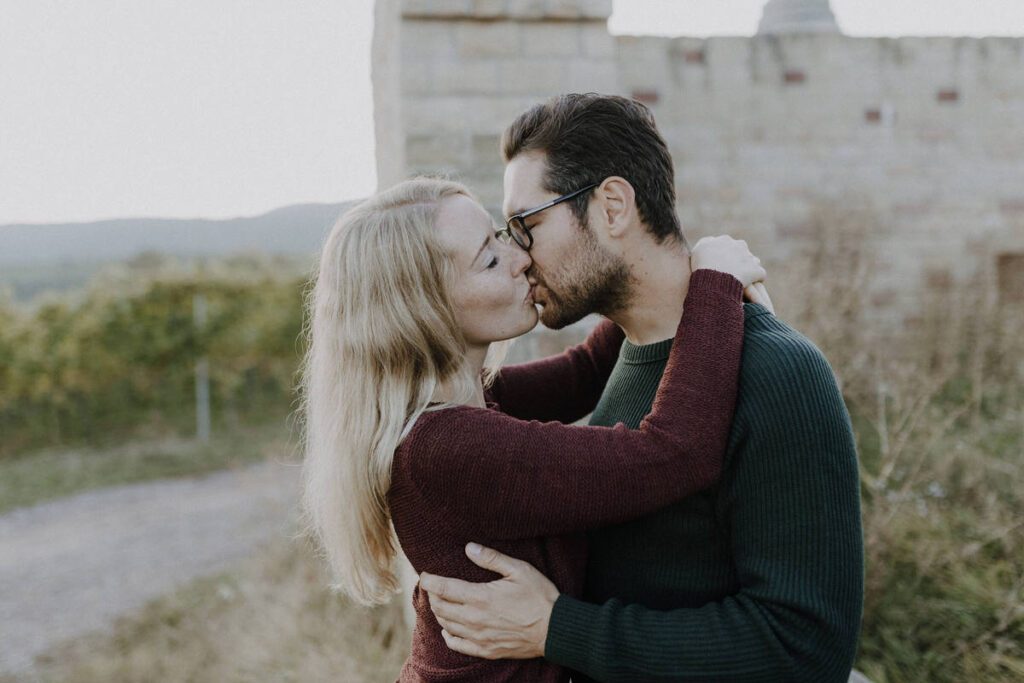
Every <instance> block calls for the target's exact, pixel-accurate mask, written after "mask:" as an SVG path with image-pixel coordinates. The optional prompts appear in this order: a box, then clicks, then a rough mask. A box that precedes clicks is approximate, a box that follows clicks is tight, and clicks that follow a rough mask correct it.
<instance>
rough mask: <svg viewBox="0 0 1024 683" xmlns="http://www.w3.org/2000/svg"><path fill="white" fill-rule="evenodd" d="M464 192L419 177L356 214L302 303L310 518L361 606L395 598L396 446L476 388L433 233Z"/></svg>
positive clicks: (331, 244) (449, 273)
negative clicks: (392, 494)
mask: <svg viewBox="0 0 1024 683" xmlns="http://www.w3.org/2000/svg"><path fill="white" fill-rule="evenodd" d="M460 194H461V195H466V196H469V197H472V195H471V194H470V193H469V191H468V190H467V189H466V188H465V187H464V186H463V185H460V184H459V183H455V182H452V181H448V180H440V179H433V178H416V179H413V180H408V181H405V182H403V183H400V184H399V185H396V186H395V187H393V188H391V189H389V190H386V191H384V192H381V193H379V194H377V195H376V196H374V197H372V198H370V199H368V200H366V201H365V202H363V203H361V204H359V205H358V206H356V207H355V208H353V209H351V210H350V211H349V212H347V213H346V214H345V215H344V216H342V217H341V218H340V219H339V220H338V222H337V224H335V226H334V228H333V229H332V230H331V233H330V235H329V236H328V237H327V240H326V242H325V243H324V246H323V250H322V253H321V256H320V262H319V266H318V268H317V271H316V273H315V275H314V281H315V284H314V285H313V288H312V290H311V292H310V294H309V296H308V297H307V303H306V308H307V341H308V347H307V351H306V356H305V359H304V362H303V365H302V379H301V391H302V397H301V408H300V410H301V414H302V418H303V422H304V427H305V429H304V447H305V458H304V464H303V480H304V490H303V509H304V514H305V517H306V521H307V525H308V528H309V530H310V531H311V532H312V533H313V535H314V536H315V538H316V540H317V541H318V543H319V545H320V547H321V549H322V550H323V552H324V554H325V555H326V558H327V560H328V562H329V563H330V566H331V569H332V572H333V574H334V578H335V584H334V587H335V588H336V589H338V590H341V591H343V592H345V593H346V594H348V595H349V596H350V597H351V598H352V599H354V600H355V601H357V602H359V603H362V604H367V605H369V604H376V603H381V602H385V601H386V600H387V599H388V598H389V597H390V596H391V594H392V593H394V592H396V591H397V590H398V580H397V577H396V575H395V571H394V566H393V562H394V558H395V555H396V550H397V539H396V538H395V535H394V529H393V527H392V525H391V516H390V512H389V510H388V503H387V493H388V489H389V488H390V485H391V464H392V460H393V456H394V452H395V449H396V448H397V447H398V445H399V444H400V442H401V440H402V438H403V437H404V435H405V434H406V433H407V432H408V429H410V428H411V427H412V424H413V423H414V422H415V420H416V419H417V418H418V417H419V415H420V414H422V412H423V411H424V410H426V409H427V406H428V403H430V400H431V396H432V395H433V393H434V390H435V388H436V387H437V386H438V385H439V384H440V383H441V382H450V383H451V384H452V385H454V386H455V388H456V392H455V395H456V397H457V398H456V401H458V402H465V401H467V400H468V399H469V397H470V396H472V394H473V391H474V387H475V386H479V384H478V383H479V382H480V378H479V377H474V376H472V370H471V369H470V368H467V367H466V365H465V363H464V359H465V357H466V342H465V339H464V338H463V336H462V333H461V328H460V327H459V325H458V324H457V322H456V317H455V312H454V308H453V306H452V304H451V299H450V291H451V287H452V284H453V283H454V281H455V278H456V277H457V273H456V270H455V266H454V264H453V261H452V259H451V258H450V256H449V255H448V254H447V253H446V252H445V250H444V248H443V247H442V246H441V244H440V241H439V240H438V239H437V235H436V231H435V223H436V220H437V215H438V210H439V206H440V204H441V202H442V201H443V200H444V199H445V198H448V197H452V196H455V195H460ZM495 346H499V345H495ZM491 355H492V356H493V355H494V354H491ZM499 355H500V354H499ZM490 362H493V361H489V363H490ZM494 372H496V368H490V369H489V371H488V373H486V375H485V378H486V379H488V380H489V379H490V378H491V377H493V374H494Z"/></svg>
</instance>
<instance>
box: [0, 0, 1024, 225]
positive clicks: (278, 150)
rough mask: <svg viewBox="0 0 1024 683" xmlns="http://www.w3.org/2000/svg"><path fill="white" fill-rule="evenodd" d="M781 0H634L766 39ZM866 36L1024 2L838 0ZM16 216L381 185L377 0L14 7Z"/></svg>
mask: <svg viewBox="0 0 1024 683" xmlns="http://www.w3.org/2000/svg"><path fill="white" fill-rule="evenodd" d="M763 4H764V0H728V2H722V1H721V0H616V2H615V14H614V15H613V17H612V21H611V29H612V30H613V31H614V32H616V33H659V34H670V35H671V34H676V35H697V36H703V35H714V34H729V35H749V34H752V33H753V32H754V30H755V29H756V26H757V22H758V20H759V18H760V15H761V8H762V7H763ZM832 7H833V9H834V11H835V13H836V16H837V17H838V20H839V23H840V25H841V27H842V28H843V30H844V31H845V32H846V33H848V34H851V35H974V36H978V35H1018V36H1021V35H1024V1H1022V0H832ZM0 17H2V21H0V224H2V223H12V222H21V221H24V222H57V221H77V220H95V219H100V218H112V217H125V216H161V217H178V216H204V217H225V216H233V215H251V214H257V213H261V212H263V211H267V210H269V209H272V208H276V207H278V206H283V205H285V204H293V203H299V202H309V201H324V202H333V201H340V200H343V199H350V198H355V197H360V196H365V195H366V194H368V193H369V192H372V191H373V189H374V187H375V185H376V178H375V173H374V161H373V116H372V99H371V94H370V75H369V63H370V60H369V51H370V37H371V35H372V2H371V0H301V1H300V2H294V1H291V2H288V1H285V0H146V1H145V2H132V0H60V1H57V0H0Z"/></svg>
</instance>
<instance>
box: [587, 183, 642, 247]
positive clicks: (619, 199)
mask: <svg viewBox="0 0 1024 683" xmlns="http://www.w3.org/2000/svg"><path fill="white" fill-rule="evenodd" d="M594 192H595V193H596V196H597V199H598V206H600V211H601V219H602V222H603V223H605V225H606V230H607V234H608V236H609V237H611V238H612V239H618V238H621V237H623V236H624V235H625V234H626V233H627V232H628V230H629V229H630V227H632V226H633V225H635V223H636V219H637V209H636V192H635V191H634V190H633V186H632V185H631V184H630V183H629V181H628V180H626V179H625V178H621V177H619V176H608V177H607V178H605V179H604V182H603V183H601V184H600V185H599V186H598V187H597V189H596V190H595V191H594Z"/></svg>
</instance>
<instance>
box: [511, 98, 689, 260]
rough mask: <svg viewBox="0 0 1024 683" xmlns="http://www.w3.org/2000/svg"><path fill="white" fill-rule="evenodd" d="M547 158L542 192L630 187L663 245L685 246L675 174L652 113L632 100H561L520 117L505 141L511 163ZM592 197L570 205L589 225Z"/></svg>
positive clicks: (533, 108)
mask: <svg viewBox="0 0 1024 683" xmlns="http://www.w3.org/2000/svg"><path fill="white" fill-rule="evenodd" d="M527 152H543V153H544V154H546V155H547V172H546V173H545V175H544V181H543V182H544V189H545V190H547V191H548V192H554V193H556V194H560V195H561V194H567V193H569V192H573V191H575V190H578V189H580V188H581V187H585V186H586V185H587V184H589V183H599V182H601V181H603V180H604V179H605V178H607V177H608V176H620V177H622V178H625V179H626V180H628V181H629V183H630V185H632V186H633V190H634V191H635V193H636V206H637V209H638V211H639V213H640V219H641V220H642V221H643V222H644V224H645V225H646V226H647V230H648V231H649V232H650V233H651V234H652V235H654V238H655V240H656V241H657V242H658V243H659V244H660V243H662V242H664V241H665V240H666V239H676V240H679V241H680V242H682V243H683V244H686V240H685V238H684V237H683V233H682V229H681V228H680V226H679V219H678V217H677V216H676V210H675V203H676V191H675V172H674V170H673V168H672V157H671V156H670V155H669V151H668V145H666V144H665V140H664V139H663V138H662V137H661V134H660V133H658V129H657V127H656V126H655V124H654V116H653V115H652V114H651V111H650V110H649V109H648V108H647V107H646V106H644V105H643V104H641V103H640V102H637V101H635V100H631V99H627V98H625V97H619V96H617V95H599V94H597V93H586V94H577V93H572V94H566V95H556V96H555V97H552V98H551V99H549V100H548V101H547V102H544V103H542V104H537V105H535V106H533V107H531V108H530V109H528V110H527V111H525V112H523V113H522V114H520V115H519V117H518V118H516V120H515V121H513V122H512V125H510V126H509V127H508V128H507V129H505V134H504V135H503V136H502V140H501V153H502V156H503V157H504V159H505V163H508V162H509V161H511V160H512V159H514V158H515V157H517V156H519V155H520V154H524V153H527ZM589 201H590V194H589V193H586V194H584V195H582V196H580V197H579V198H578V199H573V200H570V202H569V204H570V206H571V208H572V212H573V214H574V215H575V216H576V218H577V219H578V220H579V222H580V224H581V225H586V224H587V206H588V204H589Z"/></svg>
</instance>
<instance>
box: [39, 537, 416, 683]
mask: <svg viewBox="0 0 1024 683" xmlns="http://www.w3.org/2000/svg"><path fill="white" fill-rule="evenodd" d="M326 583H327V577H326V575H325V572H324V570H323V567H322V564H321V563H320V562H319V561H317V560H316V559H315V558H314V557H313V553H312V552H311V551H310V548H309V547H308V546H307V545H306V544H305V543H303V542H294V543H288V542H285V541H281V542H280V543H278V544H277V545H274V546H272V547H270V548H268V549H267V550H266V552H264V553H263V554H262V555H260V556H259V557H257V558H254V559H253V560H251V561H250V562H248V563H247V564H246V565H245V566H243V567H242V568H241V569H240V570H239V571H237V572H235V573H232V574H229V575H223V576H218V577H213V578H206V579H201V580H198V581H196V582H194V583H192V584H190V585H189V586H188V587H186V588H184V589H182V590H181V591H179V592H177V593H175V594H173V595H170V596H167V597H165V598H162V599H159V600H157V601H155V602H153V603H151V604H149V605H148V606H147V607H145V608H144V609H143V610H142V611H141V612H139V613H138V614H135V615H132V616H130V617H127V618H123V619H121V620H120V621H118V623H117V625H116V627H115V629H114V632H113V634H112V635H96V636H93V637H88V638H82V639H78V640H75V641H72V642H70V643H67V644H64V645H62V646H59V647H57V648H54V649H52V650H50V651H49V652H47V653H46V654H45V655H43V656H42V657H40V658H39V660H38V662H39V666H38V670H39V672H40V675H41V678H42V680H44V681H55V682H56V681H76V683H143V682H145V683H150V682H152V681H161V682H162V683H176V682H179V681H180V682H181V683H185V682H186V681H187V682H190V683H202V682H204V681H209V682H210V683H214V682H216V683H225V682H234V681H238V682H241V681H296V682H299V681H301V682H308V681H345V682H346V683H362V682H371V681H373V682H376V681H393V680H394V679H395V677H396V676H397V675H398V671H399V669H400V668H401V664H402V661H403V660H404V659H405V655H406V653H407V652H408V648H409V633H408V631H407V629H406V626H405V623H404V621H403V618H402V614H401V609H400V606H399V602H398V601H397V600H396V601H395V602H394V603H393V604H391V605H388V606H386V607H383V608H379V609H375V610H363V609H361V608H357V607H355V606H353V605H351V604H349V603H347V602H346V601H345V600H343V599H341V598H340V597H338V596H337V595H333V594H332V593H331V592H329V591H328V590H327V589H326V587H325V586H326Z"/></svg>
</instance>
